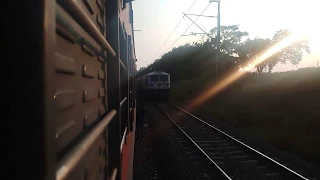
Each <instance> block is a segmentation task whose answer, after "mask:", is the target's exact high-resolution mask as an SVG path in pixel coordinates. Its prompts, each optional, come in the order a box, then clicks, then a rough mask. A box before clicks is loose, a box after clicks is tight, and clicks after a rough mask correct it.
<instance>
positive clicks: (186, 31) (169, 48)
mask: <svg viewBox="0 0 320 180" xmlns="http://www.w3.org/2000/svg"><path fill="white" fill-rule="evenodd" d="M210 4H211V3H209V4H208V6H207V7H206V8H205V9H204V10H203V11H202V12H201V13H200V15H202V14H203V13H204V12H205V11H206V10H207V9H208V7H209V6H210ZM199 17H200V16H198V17H197V18H196V19H195V20H194V22H196V21H197V20H198V19H199ZM194 22H193V23H194ZM193 23H192V24H190V26H189V27H188V28H187V29H186V30H185V31H184V32H183V33H182V35H184V33H186V32H187V31H188V30H189V29H190V27H191V26H192V25H193ZM182 35H181V36H180V37H179V38H178V39H176V40H175V41H174V42H173V43H172V44H171V45H170V47H169V48H167V49H166V50H165V51H164V52H166V51H167V50H168V49H170V48H171V47H172V46H173V45H174V44H175V43H176V42H177V41H178V40H179V39H180V38H181V37H182Z"/></svg>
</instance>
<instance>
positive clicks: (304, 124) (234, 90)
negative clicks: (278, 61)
mask: <svg viewBox="0 0 320 180" xmlns="http://www.w3.org/2000/svg"><path fill="white" fill-rule="evenodd" d="M198 81H201V80H198ZM192 84H193V82H192V81H188V82H180V83H179V86H180V88H178V87H175V88H174V89H173V92H172V93H177V92H178V91H182V90H181V89H187V88H184V87H190V86H191V85H192ZM173 97H174V96H173ZM319 97H320V68H304V69H299V70H297V71H290V72H281V73H270V74H269V73H263V74H260V75H257V74H253V73H252V74H248V75H247V76H246V77H244V78H242V79H241V80H239V81H238V82H236V83H234V84H232V85H231V86H229V87H228V88H227V89H225V90H224V91H223V92H221V93H220V94H219V100H218V102H217V101H215V99H212V100H209V101H207V102H206V103H205V104H203V105H202V106H201V107H199V108H198V111H201V113H204V114H207V115H210V116H212V117H216V118H217V119H219V120H220V121H223V122H225V123H228V124H231V125H233V126H235V127H238V128H239V129H241V130H243V131H244V132H246V133H248V134H250V135H252V136H255V137H257V138H260V139H263V140H265V141H266V142H268V143H270V144H272V145H274V146H277V147H279V148H281V149H284V150H286V151H288V152H291V153H293V154H296V155H298V156H300V157H302V158H304V159H308V160H309V161H311V162H313V163H315V164H317V165H318V166H320V154H319V152H320V144H319V141H320V102H319V99H320V98H319ZM178 98H179V100H181V99H188V100H191V101H192V99H196V98H197V96H194V97H192V98H190V96H185V97H181V96H180V97H179V96H178Z"/></svg>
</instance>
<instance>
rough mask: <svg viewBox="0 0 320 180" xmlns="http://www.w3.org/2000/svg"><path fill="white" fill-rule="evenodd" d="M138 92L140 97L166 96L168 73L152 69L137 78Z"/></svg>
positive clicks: (168, 84)
mask: <svg viewBox="0 0 320 180" xmlns="http://www.w3.org/2000/svg"><path fill="white" fill-rule="evenodd" d="M137 85H138V93H139V95H138V96H140V97H141V98H144V99H145V98H146V99H149V100H151V99H155V98H161V99H163V98H165V99H166V98H168V95H169V90H170V86H171V85H170V74H168V73H166V72H162V71H153V72H150V73H148V74H146V75H144V76H142V77H140V78H138V79H137Z"/></svg>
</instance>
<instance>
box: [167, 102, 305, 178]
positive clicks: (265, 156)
mask: <svg viewBox="0 0 320 180" xmlns="http://www.w3.org/2000/svg"><path fill="white" fill-rule="evenodd" d="M168 103H169V104H171V105H172V106H174V107H176V108H177V109H180V110H181V111H183V112H184V113H186V114H188V115H189V116H191V117H193V118H195V119H197V120H199V121H200V122H202V123H204V124H206V125H208V126H209V127H211V128H213V129H215V130H216V131H218V132H220V133H221V134H223V135H225V136H227V137H229V138H230V139H232V140H234V141H236V142H237V143H239V144H241V145H243V146H244V147H246V148H248V149H250V150H252V151H253V152H255V153H257V154H259V155H261V156H262V157H264V158H266V159H268V160H269V161H271V162H273V163H275V164H277V165H278V166H280V167H282V168H284V169H285V170H287V171H289V172H290V173H293V174H294V175H296V176H298V177H300V178H301V179H304V180H308V178H306V177H304V176H302V175H301V174H299V173H297V172H295V171H294V170H292V169H290V168H288V167H286V166H285V165H283V164H281V163H279V162H278V161H276V160H274V159H272V158H270V157H269V156H267V155H265V154H263V153H261V152H260V151H258V150H256V149H254V148H252V147H251V146H249V145H247V144H245V143H243V142H241V141H239V140H238V139H236V138H234V137H232V136H231V135H229V134H227V133H225V132H223V131H221V130H220V129H218V128H216V127H214V126H213V125H211V124H209V123H207V122H205V121H204V120H202V119H200V118H198V117H196V116H195V115H193V114H191V113H189V112H187V111H186V110H184V109H182V108H180V107H178V106H177V105H175V104H173V103H171V102H168Z"/></svg>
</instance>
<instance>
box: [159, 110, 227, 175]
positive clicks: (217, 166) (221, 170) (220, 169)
mask: <svg viewBox="0 0 320 180" xmlns="http://www.w3.org/2000/svg"><path fill="white" fill-rule="evenodd" d="M156 106H157V107H158V108H159V109H160V111H162V113H163V114H165V115H166V116H167V117H168V118H169V119H170V120H171V121H172V122H173V123H174V124H175V125H176V126H177V127H178V128H179V129H180V131H181V132H182V133H183V134H184V135H185V136H186V137H187V138H188V139H189V140H190V141H191V142H192V143H193V144H194V145H195V146H196V147H197V148H198V149H199V150H200V151H201V152H202V153H203V154H204V155H205V156H206V157H207V158H208V159H209V160H210V161H211V163H213V164H214V165H215V166H216V168H218V169H219V171H220V172H221V173H222V174H223V175H224V176H225V177H226V178H227V179H228V180H232V179H231V177H230V176H229V175H228V174H227V173H226V172H224V171H223V169H222V168H221V167H220V166H219V165H218V164H217V163H216V162H214V160H213V159H212V158H210V156H209V155H208V154H207V153H206V152H205V151H204V150H203V149H202V148H201V147H200V146H199V145H198V144H197V143H196V142H195V141H194V140H193V139H192V138H191V137H190V136H189V135H188V134H187V133H186V132H185V131H184V130H183V129H182V128H181V127H180V126H179V125H178V124H177V123H176V122H175V121H174V120H173V119H172V118H171V117H170V116H169V115H168V114H167V113H165V112H164V111H163V110H162V109H161V108H160V107H159V106H158V105H156Z"/></svg>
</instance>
